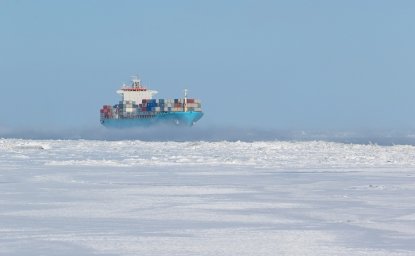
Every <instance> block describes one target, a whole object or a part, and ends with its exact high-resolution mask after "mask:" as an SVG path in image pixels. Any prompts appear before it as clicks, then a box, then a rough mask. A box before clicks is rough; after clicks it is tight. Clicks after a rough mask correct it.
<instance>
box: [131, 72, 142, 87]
mask: <svg viewBox="0 0 415 256" xmlns="http://www.w3.org/2000/svg"><path fill="white" fill-rule="evenodd" d="M131 82H133V84H132V86H133V88H140V87H141V85H140V82H141V80H140V79H139V78H138V75H137V76H131Z"/></svg>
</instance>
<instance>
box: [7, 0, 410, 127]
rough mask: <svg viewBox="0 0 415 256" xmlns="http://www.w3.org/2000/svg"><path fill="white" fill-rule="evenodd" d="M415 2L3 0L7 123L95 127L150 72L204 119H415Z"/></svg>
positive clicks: (404, 123)
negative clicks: (190, 100) (122, 91)
mask: <svg viewBox="0 0 415 256" xmlns="http://www.w3.org/2000/svg"><path fill="white" fill-rule="evenodd" d="M414 13H415V2H414V1H374V0H373V1H361V0H359V1H296V0H294V1H243V0H241V1H190V0H189V1H157V0H156V1H115V0H114V1H101V0H99V1H98V0H97V1H44V0H40V1H18V0H10V1H7V0H2V1H0V38H1V40H0V70H1V75H0V88H1V93H0V101H1V103H2V107H1V108H0V126H8V127H32V128H33V127H37V128H49V127H58V128H59V127H65V128H68V127H74V128H76V127H94V126H99V114H98V113H99V108H100V107H101V106H102V105H103V104H114V103H116V102H117V101H118V100H119V98H118V95H117V94H115V90H116V89H118V87H119V86H120V85H121V84H122V83H126V82H128V81H129V79H130V76H131V75H134V74H139V75H140V77H141V79H142V80H143V82H144V84H146V85H148V86H149V87H150V88H152V89H156V90H158V91H159V92H160V93H159V97H161V98H175V97H178V96H181V95H182V91H183V89H184V88H188V89H189V90H190V95H191V96H194V97H197V98H200V99H201V100H202V102H203V108H204V111H205V117H204V118H203V119H202V120H201V121H200V122H199V123H198V125H199V126H201V127H209V126H236V127H262V128H266V129H296V130H301V129H304V130H307V129H317V130H319V129H320V130H328V129H334V130H354V129H414V128H415V118H414V115H413V113H414V109H415V101H414V100H413V98H414V95H415V72H414V71H415V70H414V69H415V61H414V60H415V50H414V49H415V15H414Z"/></svg>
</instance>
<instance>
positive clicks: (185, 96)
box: [184, 89, 187, 112]
mask: <svg viewBox="0 0 415 256" xmlns="http://www.w3.org/2000/svg"><path fill="white" fill-rule="evenodd" d="M184 112H187V89H184Z"/></svg>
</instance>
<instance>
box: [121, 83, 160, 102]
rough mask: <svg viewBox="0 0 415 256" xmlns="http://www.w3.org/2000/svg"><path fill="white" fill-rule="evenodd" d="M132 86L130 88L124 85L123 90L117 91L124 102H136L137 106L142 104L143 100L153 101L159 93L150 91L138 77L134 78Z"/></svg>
mask: <svg viewBox="0 0 415 256" xmlns="http://www.w3.org/2000/svg"><path fill="white" fill-rule="evenodd" d="M131 82H132V85H131V86H130V87H128V86H125V85H123V87H122V88H121V89H119V90H118V91H117V93H118V94H120V95H121V97H122V101H135V102H136V104H140V103H141V102H142V100H143V99H152V98H153V96H154V95H156V94H157V93H158V91H153V90H148V89H147V88H145V87H143V86H142V85H141V80H140V79H138V78H137V77H133V79H132V80H131Z"/></svg>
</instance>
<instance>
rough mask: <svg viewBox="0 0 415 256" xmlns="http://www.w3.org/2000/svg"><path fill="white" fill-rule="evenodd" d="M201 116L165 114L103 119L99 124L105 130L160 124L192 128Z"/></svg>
mask: <svg viewBox="0 0 415 256" xmlns="http://www.w3.org/2000/svg"><path fill="white" fill-rule="evenodd" d="M202 116H203V113H202V112H184V111H183V112H167V113H157V114H153V115H152V116H151V117H146V118H104V119H101V124H102V125H103V126H105V127H107V128H134V127H148V126H153V125H160V124H167V125H177V126H192V125H193V124H195V123H196V122H197V121H198V120H199V119H200V118H202Z"/></svg>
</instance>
